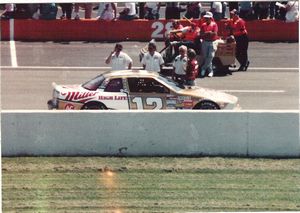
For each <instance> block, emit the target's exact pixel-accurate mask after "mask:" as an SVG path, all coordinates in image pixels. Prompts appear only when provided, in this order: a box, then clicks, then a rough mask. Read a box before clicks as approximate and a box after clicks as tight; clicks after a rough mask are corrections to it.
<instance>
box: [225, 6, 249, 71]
mask: <svg viewBox="0 0 300 213" xmlns="http://www.w3.org/2000/svg"><path fill="white" fill-rule="evenodd" d="M230 18H231V20H230V22H229V24H228V28H229V29H230V32H231V34H232V35H233V36H234V38H235V40H236V51H235V57H236V59H237V60H238V62H239V63H240V67H239V69H238V71H247V69H248V66H249V63H250V62H249V61H248V44H249V39H248V32H247V30H246V25H245V21H244V20H243V19H241V18H240V17H239V13H238V11H237V10H235V9H234V10H232V11H230Z"/></svg>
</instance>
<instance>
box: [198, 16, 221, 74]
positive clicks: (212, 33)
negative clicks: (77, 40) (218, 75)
mask: <svg viewBox="0 0 300 213" xmlns="http://www.w3.org/2000/svg"><path fill="white" fill-rule="evenodd" d="M203 17H204V19H205V22H204V23H203V24H202V26H201V31H200V37H201V39H203V43H202V54H203V56H204V64H203V66H202V68H201V77H204V76H205V73H206V71H207V70H208V72H209V74H208V76H209V77H213V75H214V73H213V68H212V60H213V58H214V56H215V52H216V50H217V46H216V44H214V41H216V40H217V39H218V36H217V34H218V26H217V24H216V22H215V21H214V20H213V15H212V13H211V12H206V14H205V15H204V16H203Z"/></svg>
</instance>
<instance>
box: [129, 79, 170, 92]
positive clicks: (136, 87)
mask: <svg viewBox="0 0 300 213" xmlns="http://www.w3.org/2000/svg"><path fill="white" fill-rule="evenodd" d="M128 86H129V90H130V92H134V93H170V90H169V89H168V88H166V87H165V86H164V85H163V84H161V83H160V82H158V81H156V80H155V79H153V78H128Z"/></svg>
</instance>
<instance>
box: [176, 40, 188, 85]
mask: <svg viewBox="0 0 300 213" xmlns="http://www.w3.org/2000/svg"><path fill="white" fill-rule="evenodd" d="M186 54H187V47H186V46H184V45H181V46H180V47H179V55H178V56H176V58H175V59H174V62H173V68H174V72H173V80H175V81H176V82H178V83H180V84H183V83H184V80H185V74H186V63H187V55H186Z"/></svg>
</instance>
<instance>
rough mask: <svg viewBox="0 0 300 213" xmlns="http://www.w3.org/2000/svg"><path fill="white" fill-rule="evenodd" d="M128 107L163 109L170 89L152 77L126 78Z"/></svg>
mask: <svg viewBox="0 0 300 213" xmlns="http://www.w3.org/2000/svg"><path fill="white" fill-rule="evenodd" d="M127 83H128V90H129V91H128V92H129V107H130V109H138V110H149V109H155V110H159V109H165V108H166V97H167V95H169V94H170V90H169V89H168V88H167V87H166V86H164V85H163V84H161V83H160V82H158V81H157V80H156V79H154V78H150V77H146V78H142V77H136V78H133V77H132V78H127Z"/></svg>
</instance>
